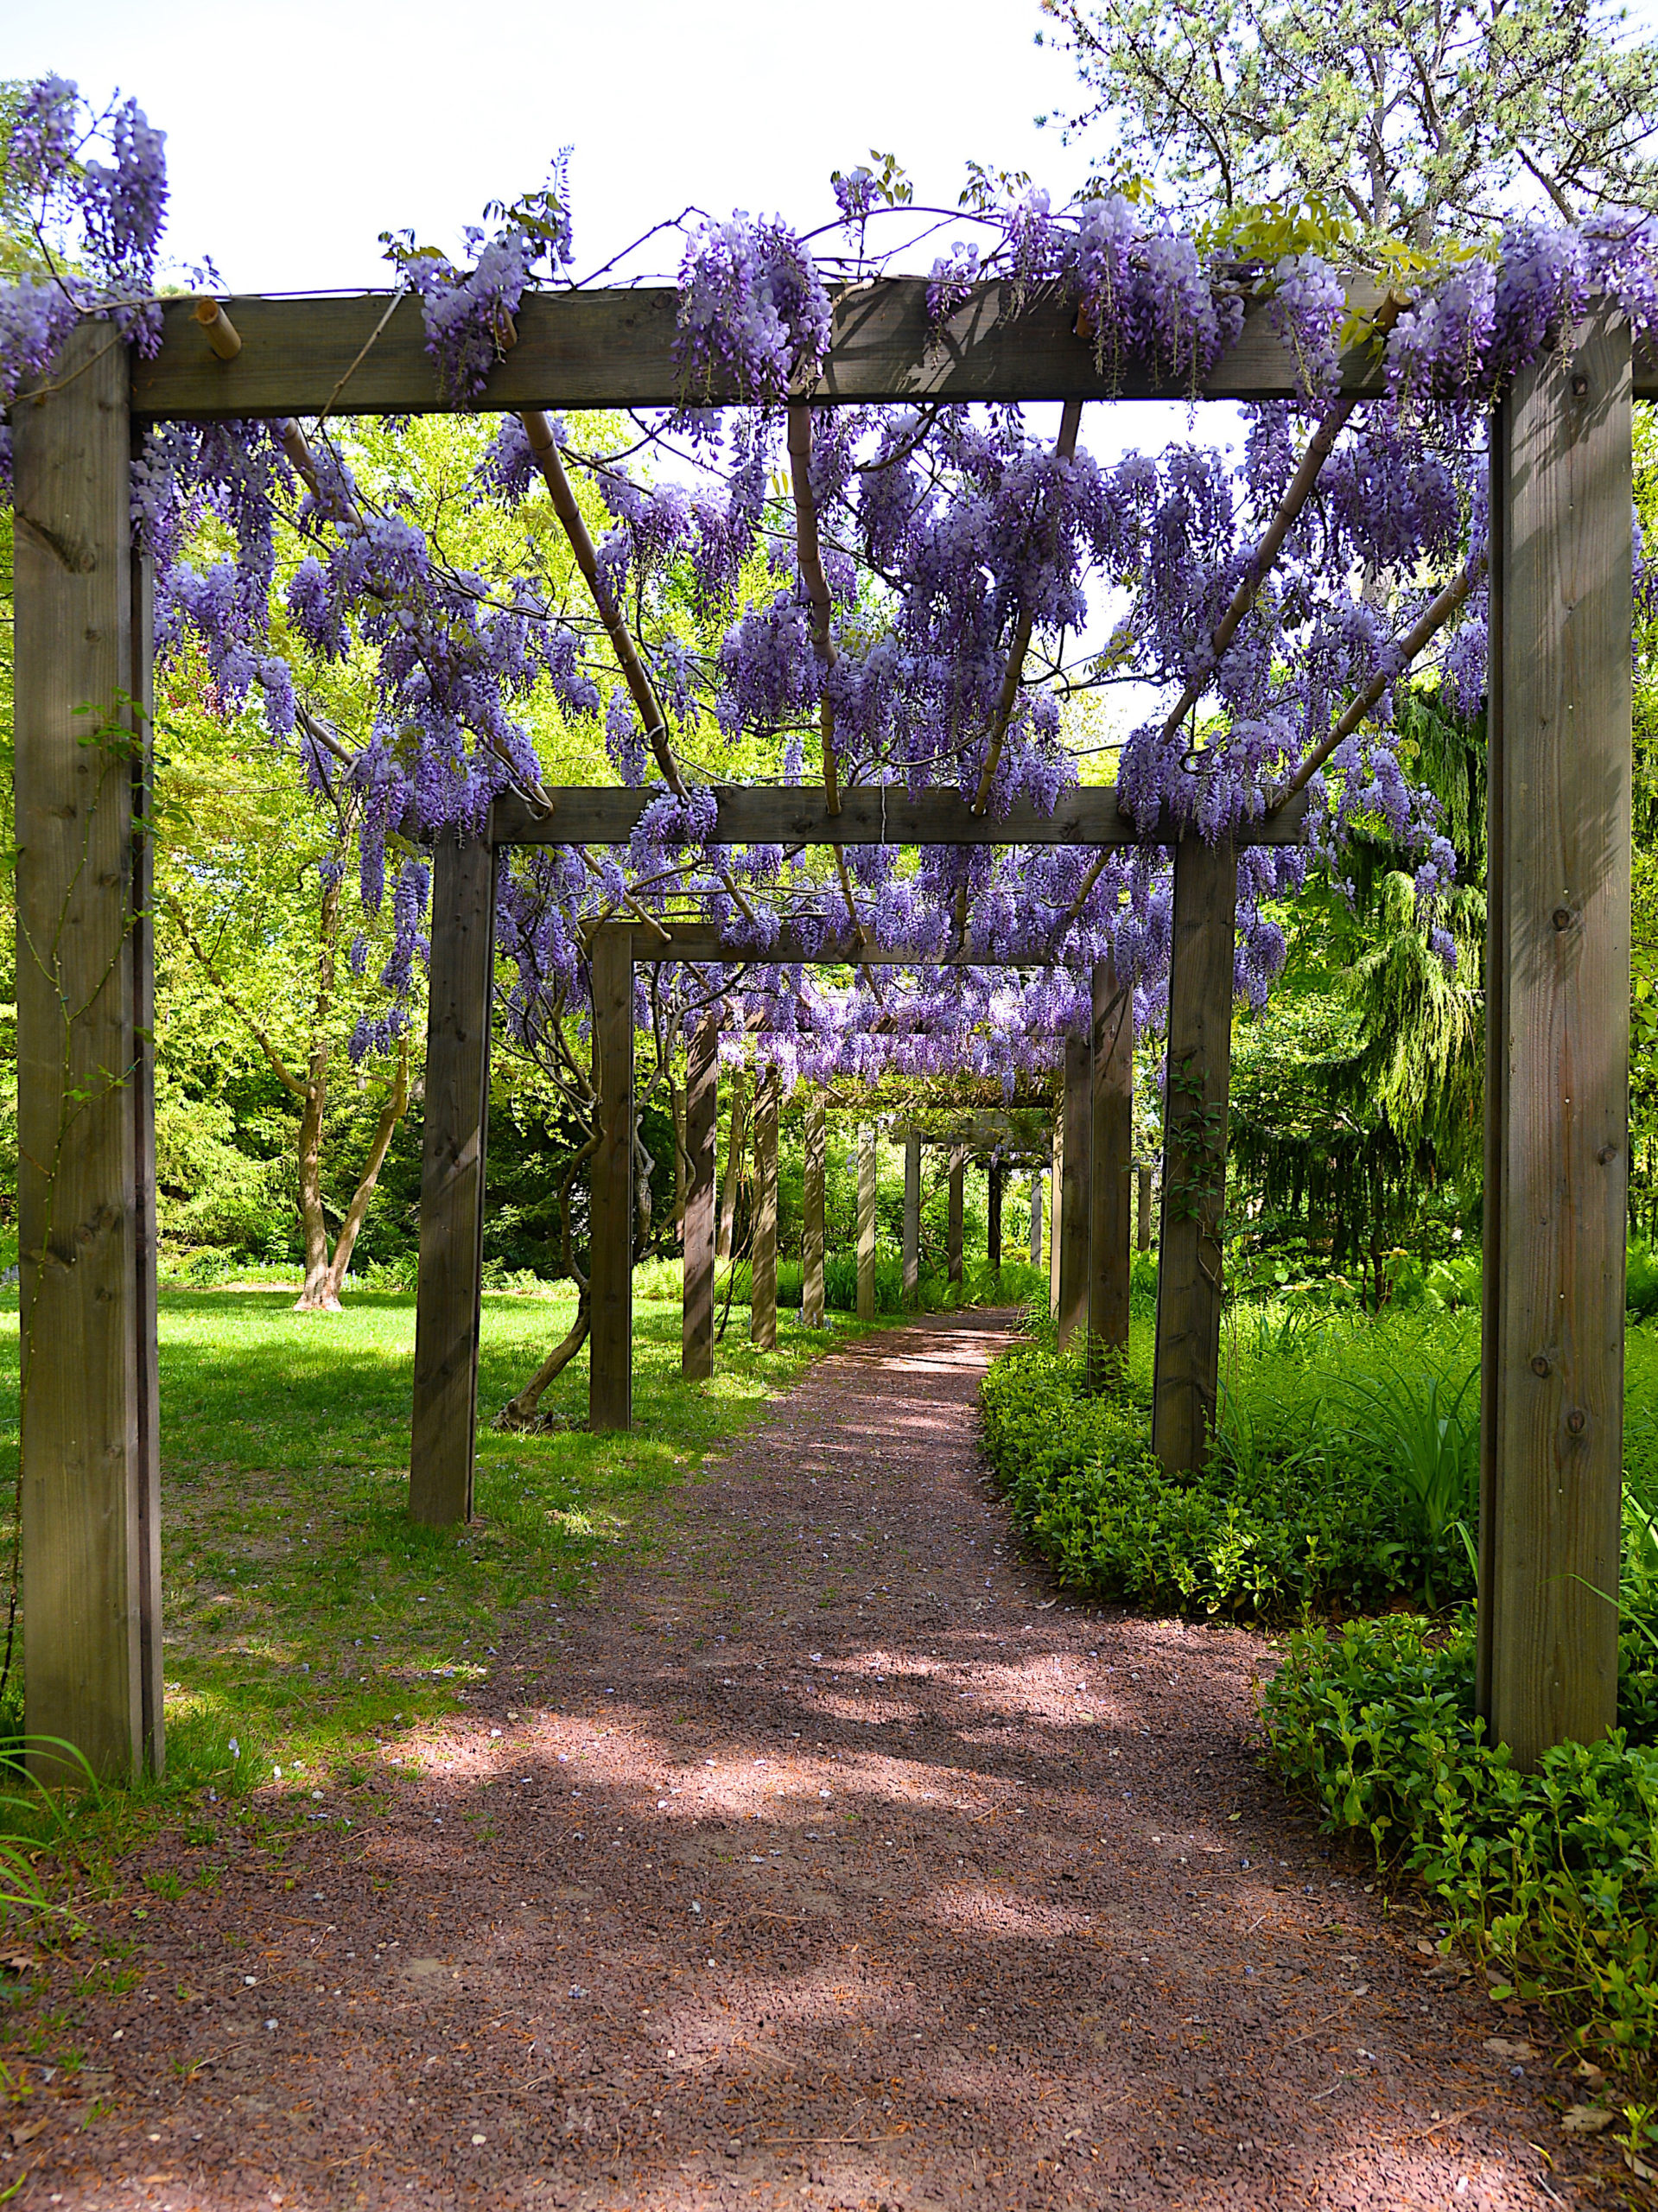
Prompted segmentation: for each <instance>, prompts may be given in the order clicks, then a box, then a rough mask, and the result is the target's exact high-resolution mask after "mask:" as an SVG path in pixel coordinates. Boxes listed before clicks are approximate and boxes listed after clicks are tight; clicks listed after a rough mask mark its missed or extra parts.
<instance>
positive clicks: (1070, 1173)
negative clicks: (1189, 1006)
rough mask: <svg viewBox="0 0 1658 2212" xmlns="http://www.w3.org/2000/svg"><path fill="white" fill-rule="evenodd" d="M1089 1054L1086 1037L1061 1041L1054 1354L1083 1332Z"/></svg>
mask: <svg viewBox="0 0 1658 2212" xmlns="http://www.w3.org/2000/svg"><path fill="white" fill-rule="evenodd" d="M1093 1094H1094V1055H1093V1052H1092V1051H1091V1049H1090V1047H1089V1040H1088V1039H1087V1038H1086V1037H1067V1038H1066V1039H1065V1093H1064V1115H1063V1120H1064V1143H1063V1144H1062V1146H1061V1147H1060V1162H1059V1167H1060V1182H1061V1185H1062V1189H1061V1192H1060V1198H1059V1209H1058V1221H1057V1222H1056V1224H1055V1228H1056V1230H1057V1231H1058V1244H1059V1311H1058V1323H1059V1349H1060V1350H1061V1351H1064V1349H1065V1347H1066V1345H1067V1344H1070V1340H1071V1338H1073V1337H1074V1336H1075V1335H1076V1334H1077V1331H1078V1330H1079V1329H1080V1330H1082V1331H1083V1332H1084V1333H1086V1331H1087V1328H1088V1232H1089V1135H1090V1134H1091V1130H1092V1124H1093V1120H1094V1095H1093Z"/></svg>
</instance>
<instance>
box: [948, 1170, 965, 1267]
mask: <svg viewBox="0 0 1658 2212" xmlns="http://www.w3.org/2000/svg"><path fill="white" fill-rule="evenodd" d="M966 1173H967V1147H966V1146H965V1145H964V1144H953V1145H951V1147H950V1243H949V1254H950V1281H951V1283H952V1284H953V1285H954V1286H955V1287H956V1290H958V1291H959V1290H960V1289H961V1287H962V1282H963V1281H965V1279H966V1267H965V1262H964V1256H963V1253H962V1216H963V1213H964V1211H965V1208H964V1205H963V1200H964V1197H965V1192H964V1190H963V1187H962V1185H963V1180H964V1178H965V1176H966Z"/></svg>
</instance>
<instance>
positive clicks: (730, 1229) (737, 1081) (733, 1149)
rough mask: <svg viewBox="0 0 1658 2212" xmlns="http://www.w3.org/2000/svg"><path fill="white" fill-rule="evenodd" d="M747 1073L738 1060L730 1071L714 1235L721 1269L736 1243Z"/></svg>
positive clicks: (716, 1258)
mask: <svg viewBox="0 0 1658 2212" xmlns="http://www.w3.org/2000/svg"><path fill="white" fill-rule="evenodd" d="M746 1109H747V1091H746V1071H745V1070H744V1067H743V1064H742V1062H741V1061H740V1060H739V1061H738V1063H737V1065H735V1067H734V1068H733V1070H732V1071H731V1118H730V1121H729V1123H728V1124H727V1129H726V1172H725V1175H724V1177H723V1179H722V1188H721V1197H720V1217H719V1220H718V1221H717V1223H716V1224H715V1231H714V1260H715V1266H716V1267H721V1268H722V1267H724V1266H725V1265H726V1264H727V1262H728V1261H729V1260H730V1258H731V1255H732V1252H733V1250H734V1248H735V1243H736V1227H737V1197H738V1193H739V1192H740V1190H741V1189H742V1170H743V1147H744V1146H745V1145H746V1143H747V1141H748V1127H747V1111H746Z"/></svg>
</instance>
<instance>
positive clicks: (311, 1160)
mask: <svg viewBox="0 0 1658 2212" xmlns="http://www.w3.org/2000/svg"><path fill="white" fill-rule="evenodd" d="M327 1110H328V1048H327V1046H326V1045H319V1046H317V1047H316V1049H315V1050H314V1052H312V1054H311V1069H310V1073H309V1075H308V1077H307V1079H306V1084H305V1099H304V1103H303V1104H302V1107H301V1109H300V1120H299V1217H300V1224H301V1227H302V1230H303V1231H304V1235H305V1287H304V1288H303V1289H302V1291H301V1292H300V1294H299V1296H298V1298H297V1299H296V1300H295V1303H294V1311H295V1313H338V1312H339V1311H340V1292H339V1287H338V1286H337V1285H336V1284H335V1283H334V1282H333V1281H330V1279H329V1270H328V1224H327V1222H326V1221H325V1220H324V1218H323V1215H322V1124H323V1121H324V1118H325V1116H326V1115H327Z"/></svg>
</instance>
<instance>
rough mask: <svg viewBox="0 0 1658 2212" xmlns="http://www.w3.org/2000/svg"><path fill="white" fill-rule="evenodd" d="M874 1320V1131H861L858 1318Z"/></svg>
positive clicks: (871, 1126)
mask: <svg viewBox="0 0 1658 2212" xmlns="http://www.w3.org/2000/svg"><path fill="white" fill-rule="evenodd" d="M874 1318H875V1128H874V1124H873V1122H865V1123H864V1125H863V1127H862V1128H861V1129H860V1130H859V1132H858V1319H860V1320H861V1321H873V1319H874Z"/></svg>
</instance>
